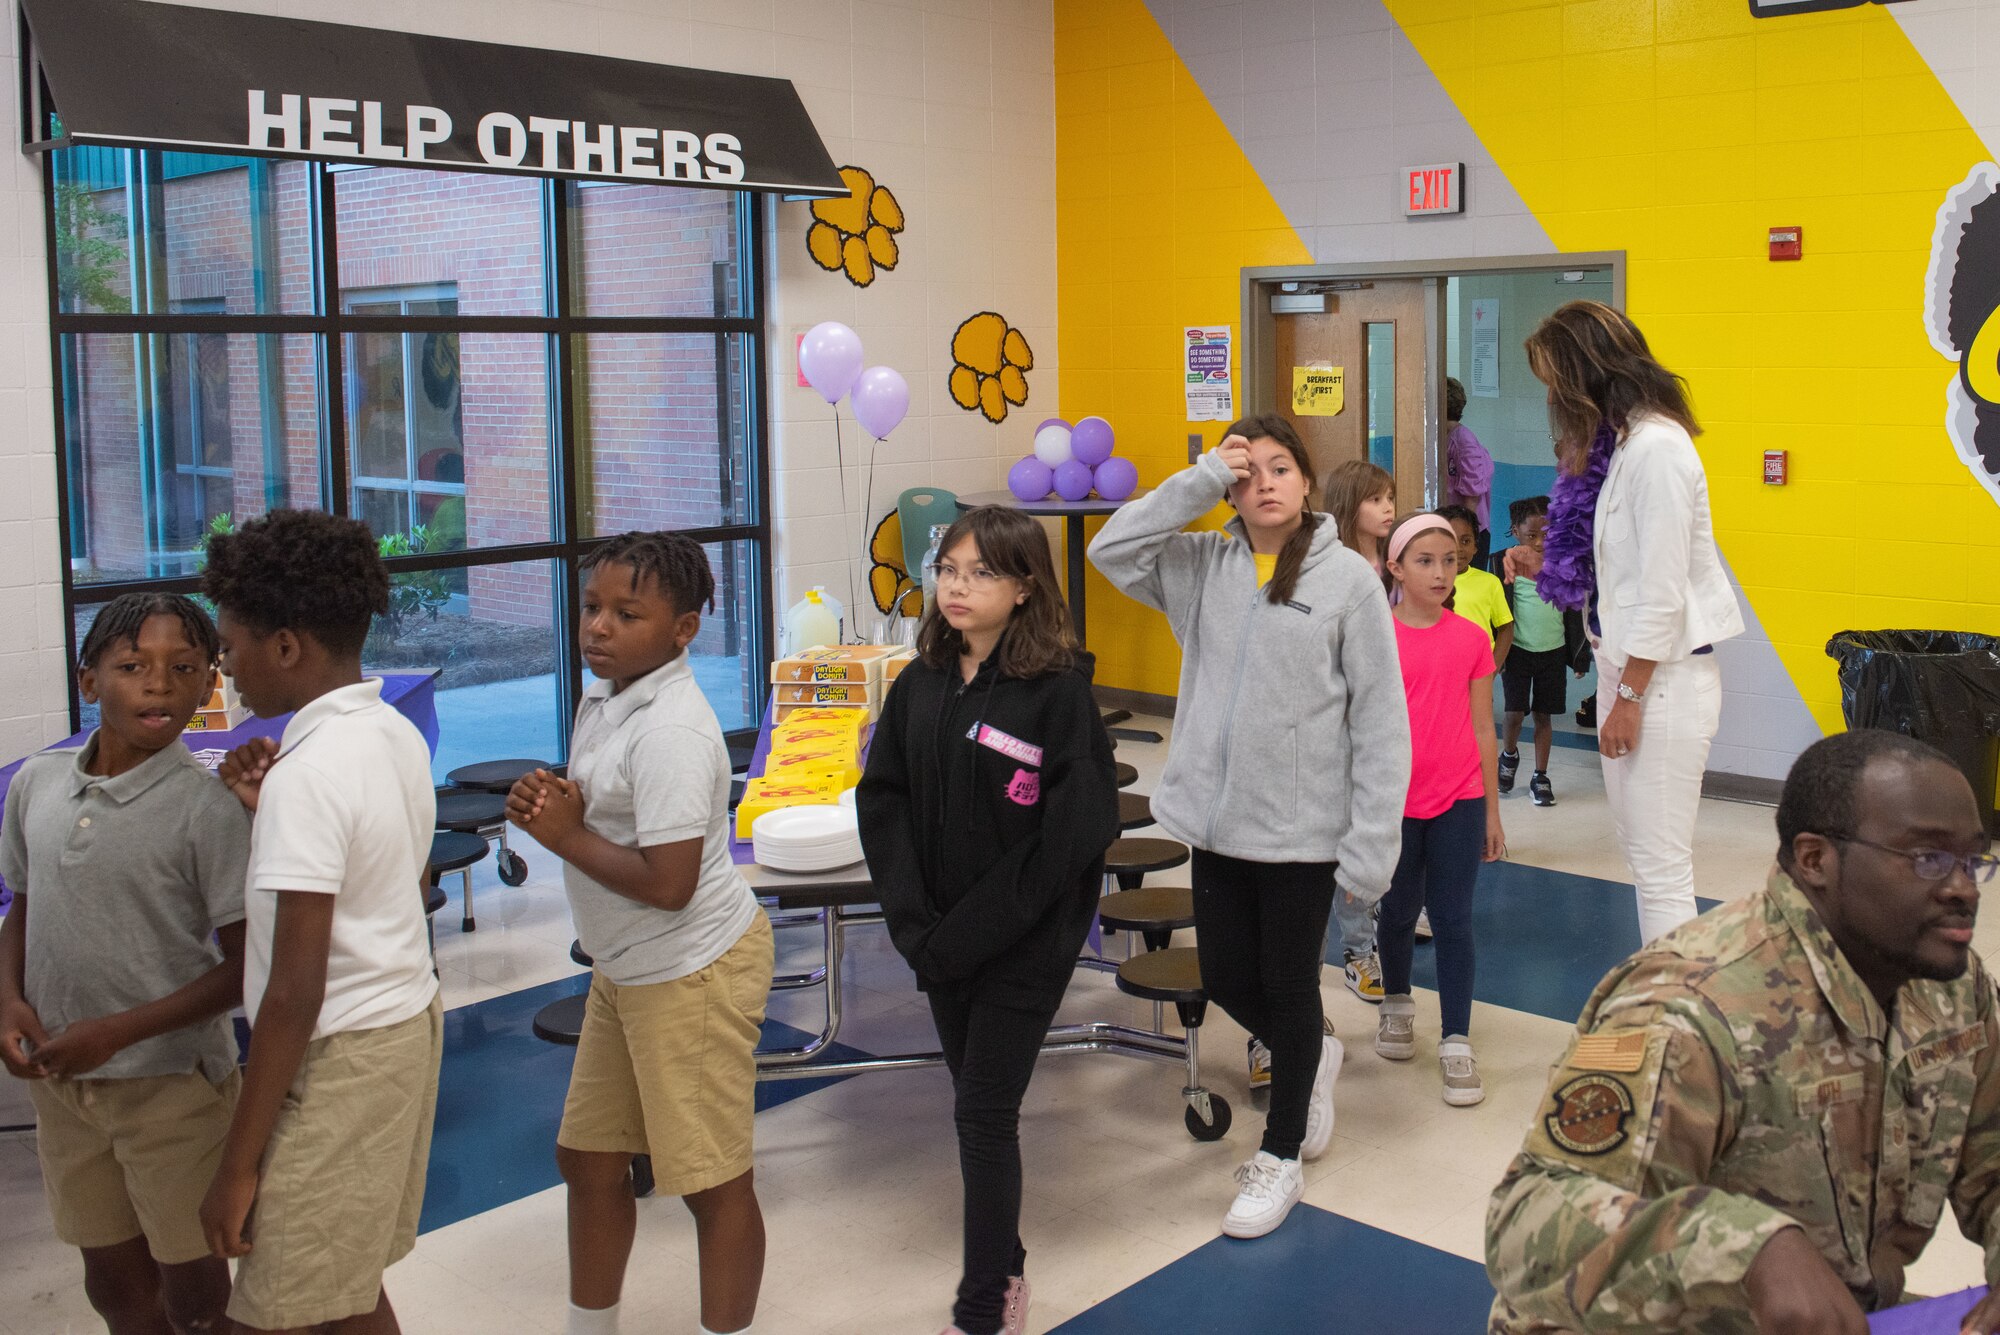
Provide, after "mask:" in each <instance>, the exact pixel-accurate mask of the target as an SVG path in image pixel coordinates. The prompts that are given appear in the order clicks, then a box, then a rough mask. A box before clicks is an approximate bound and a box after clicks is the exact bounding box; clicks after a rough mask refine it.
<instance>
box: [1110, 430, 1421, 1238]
mask: <svg viewBox="0 0 2000 1335" xmlns="http://www.w3.org/2000/svg"><path fill="white" fill-rule="evenodd" d="M1312 488H1313V474H1312V463H1311V460H1310V458H1309V457H1308V456H1307V453H1306V449H1305V446H1304V445H1303V444H1302V443H1301V442H1300V440H1299V437H1298V434H1297V432H1296V431H1294V430H1293V428H1292V425H1291V423H1290V422H1288V421H1286V420H1285V419H1284V418H1283V417H1281V416H1278V415H1277V414H1274V413H1273V414H1264V415H1261V416H1257V417H1250V418H1246V419H1244V420H1242V421H1240V422H1237V423H1234V424H1233V425H1231V426H1230V428H1229V430H1228V431H1227V432H1226V433H1225V437H1224V439H1223V442H1222V444H1221V445H1219V446H1217V447H1216V448H1215V449H1214V450H1212V451H1210V452H1209V453H1208V454H1206V455H1204V456H1202V458H1201V460H1200V461H1199V462H1197V463H1195V464H1194V465H1192V466H1191V467H1189V468H1187V469H1185V470H1183V471H1182V472H1179V473H1176V474H1175V475H1174V476H1173V477H1170V478H1168V479H1167V480H1166V481H1165V482H1164V483H1162V484H1161V485H1160V486H1159V487H1158V488H1157V489H1156V490H1154V491H1153V492H1151V493H1150V494H1148V495H1147V496H1145V497H1143V498H1141V499H1139V500H1136V501H1134V502H1132V503H1131V504H1129V505H1127V506H1125V507H1124V508H1123V509H1121V510H1119V511H1118V512H1117V513H1116V514H1114V515H1113V516H1112V517H1111V519H1110V520H1109V521H1108V522H1107V523H1106V524H1105V526H1104V529H1103V531H1102V532H1100V533H1099V534H1098V535H1097V539H1096V541H1094V542H1092V543H1091V545H1090V558H1091V560H1092V562H1094V563H1095V564H1096V566H1097V568H1098V569H1099V570H1101V571H1103V572H1104V575H1105V577H1106V578H1107V579H1109V580H1110V581H1111V582H1112V583H1113V584H1116V585H1117V586H1118V587H1119V588H1121V589H1123V590H1124V591H1125V592H1126V593H1127V594H1129V595H1130V596H1131V597H1133V598H1136V599H1138V600H1139V601H1140V602H1142V603H1145V604H1146V605H1147V606H1149V607H1154V608H1157V609H1159V610H1160V611H1162V612H1164V613H1166V615H1167V620H1168V622H1169V623H1170V624H1171V626H1172V627H1173V632H1174V637H1175V639H1177V640H1178V641H1179V642H1180V646H1181V680H1180V696H1179V703H1178V705H1177V707H1176V711H1175V718H1174V734H1173V743H1172V749H1171V751H1170V752H1169V754H1168V757H1167V767H1166V772H1165V774H1164V775H1163V776H1162V777H1161V780H1160V785H1159V791H1157V792H1156V793H1154V794H1153V801H1152V807H1153V817H1154V819H1155V820H1157V821H1158V822H1159V824H1160V825H1161V826H1162V827H1163V828H1165V829H1166V830H1167V831H1168V833H1170V834H1172V835H1174V836H1175V837H1176V838H1178V839H1180V840H1182V841H1184V842H1186V843H1187V844H1189V845H1190V846H1191V847H1192V848H1193V850H1194V865H1193V881H1194V907H1195V933H1196V946H1197V948H1198V950H1199V951H1200V956H1201V974H1202V983H1203V986H1204V988H1205V989H1206V990H1207V992H1208V995H1209V998H1210V999H1211V1000H1213V1001H1214V1002H1215V1003H1216V1004H1217V1005H1219V1006H1221V1007H1222V1008H1223V1009H1224V1010H1225V1011H1227V1012H1228V1013H1229V1015H1230V1017H1231V1018H1232V1019H1234V1020H1236V1021H1237V1023H1239V1024H1241V1025H1242V1026H1243V1027H1244V1028H1245V1029H1248V1030H1249V1031H1250V1032H1251V1033H1253V1034H1256V1035H1258V1036H1259V1037H1261V1038H1262V1039H1263V1040H1264V1041H1265V1043H1266V1044H1267V1045H1268V1046H1269V1047H1270V1050H1271V1105H1270V1112H1269V1115H1268V1116H1267V1117H1266V1119H1265V1126H1264V1139H1263V1144H1262V1147H1261V1148H1260V1149H1259V1150H1258V1152H1257V1154H1256V1155H1255V1156H1254V1157H1253V1158H1252V1159H1251V1160H1250V1161H1249V1162H1248V1163H1246V1164H1244V1165H1243V1166H1242V1167H1241V1168H1239V1169H1238V1170H1237V1181H1238V1182H1239V1184H1240V1185H1241V1191H1240V1193H1239V1194H1238V1196H1237V1198H1236V1202H1235V1204H1234V1205H1232V1206H1231V1207H1230V1210H1229V1212H1228V1214H1226V1215H1225V1216H1224V1218H1223V1223H1222V1227H1223V1231H1224V1232H1225V1233H1227V1234H1229V1235H1231V1236H1232V1237H1258V1236H1261V1235H1262V1234H1265V1233H1268V1232H1270V1231H1271V1230H1272V1229H1274V1228H1276V1227H1277V1226H1278V1225H1279V1224H1280V1223H1282V1222H1283V1221H1284V1218H1285V1216H1286V1215H1287V1214H1288V1213H1290V1211H1291V1208H1292V1206H1293V1205H1294V1204H1296V1203H1297V1201H1298V1198H1299V1196H1300V1194H1301V1193H1302V1192H1303V1191H1304V1188H1305V1183H1304V1175H1303V1172H1302V1170H1301V1169H1300V1166H1299V1164H1300V1160H1301V1158H1305V1159H1312V1158H1316V1157H1318V1156H1319V1154H1321V1153H1323V1152H1324V1151H1325V1149H1326V1146H1327V1143H1328V1141H1329V1140H1330V1139H1331V1137H1332V1134H1333V1081H1334V1078H1335V1077H1336V1076H1337V1075H1338V1074H1339V1071H1340V1062H1341V1057H1342V1050H1341V1044H1340V1040H1339V1039H1337V1038H1335V1037H1334V1036H1333V1035H1332V1034H1331V1033H1330V1032H1326V1026H1325V1012H1324V1010H1323V1008H1322V1006H1321V1003H1320V992H1319V972H1320V963H1321V961H1320V951H1321V949H1322V942H1323V941H1324V940H1325V938H1326V920H1327V914H1328V912H1329V911H1330V910H1331V908H1332V904H1333V895H1334V881H1333V877H1334V868H1335V867H1336V866H1337V867H1339V868H1340V874H1341V881H1342V884H1344V885H1346V886H1348V887H1349V888H1350V889H1352V891H1353V892H1354V893H1355V894H1356V895H1358V896H1360V897H1361V898H1363V899H1365V900H1368V901H1371V902H1372V901H1374V900H1377V899H1380V898H1381V897H1382V895H1383V894H1384V893H1385V892H1386V891H1387V890H1388V888H1389V878H1390V874H1391V873H1392V872H1393V871H1394V869H1395V865H1396V857H1397V853H1398V851H1399V849H1400V848H1401V832H1402V815H1403V799H1404V796H1405V794H1406V792H1407V790H1408V788H1409V780H1410V727H1409V712H1408V709H1407V707H1406V705H1405V704H1404V701H1403V690H1402V674H1401V669H1400V667H1399V666H1398V662H1397V657H1396V636H1395V629H1394V626H1393V624H1392V623H1391V621H1390V619H1389V605H1388V602H1387V600H1386V599H1384V598H1383V597H1382V586H1381V583H1380V581H1379V580H1378V578H1377V576H1376V574H1375V572H1374V570H1372V569H1371V568H1370V567H1369V565H1368V562H1366V561H1365V560H1363V559H1362V558H1361V557H1359V556H1357V555H1355V554H1354V553H1353V552H1351V551H1349V550H1348V549H1347V548H1346V547H1343V546H1342V545H1341V544H1340V542H1339V540H1338V538H1337V537H1336V536H1335V533H1334V526H1333V523H1332V521H1331V519H1329V518H1328V517H1327V516H1326V515H1324V514H1320V513H1316V512H1314V511H1312V510H1310V509H1308V508H1307V501H1308V498H1309V495H1310V493H1311V491H1312ZM1225 499H1226V500H1228V501H1229V502H1230V504H1231V505H1233V506H1234V507H1235V509H1236V512H1237V517H1236V518H1235V519H1233V520H1231V521H1230V523H1229V525H1228V530H1227V532H1226V533H1217V532H1196V533H1189V532H1183V530H1184V529H1185V528H1186V527H1187V526H1188V525H1189V524H1191V523H1193V522H1194V521H1196V520H1198V519H1200V518H1201V517H1202V516H1204V515H1206V514H1208V513H1209V511H1211V510H1213V509H1214V508H1215V506H1216V503H1217V502H1219V501H1222V500H1225Z"/></svg>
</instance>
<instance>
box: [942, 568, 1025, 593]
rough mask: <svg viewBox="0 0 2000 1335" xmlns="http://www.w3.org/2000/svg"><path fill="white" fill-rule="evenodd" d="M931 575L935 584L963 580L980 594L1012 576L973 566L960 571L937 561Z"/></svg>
mask: <svg viewBox="0 0 2000 1335" xmlns="http://www.w3.org/2000/svg"><path fill="white" fill-rule="evenodd" d="M931 574H932V575H934V576H935V577H936V578H937V582H938V583H940V584H952V583H956V582H957V581H958V580H960V579H964V580H965V581H966V582H967V583H969V584H971V585H972V587H973V588H975V589H978V590H979V591H980V592H982V593H984V592H985V591H987V590H988V589H991V588H994V587H996V586H997V585H999V584H1000V583H1001V582H1002V581H1003V580H1008V579H1012V578H1013V576H1011V575H1003V574H1001V573H1000V572H999V571H997V570H989V569H987V568H986V567H985V566H974V567H972V569H970V570H960V569H959V568H958V567H957V566H955V565H949V564H947V563H945V562H943V561H939V562H937V563H936V564H935V565H933V566H932V567H931Z"/></svg>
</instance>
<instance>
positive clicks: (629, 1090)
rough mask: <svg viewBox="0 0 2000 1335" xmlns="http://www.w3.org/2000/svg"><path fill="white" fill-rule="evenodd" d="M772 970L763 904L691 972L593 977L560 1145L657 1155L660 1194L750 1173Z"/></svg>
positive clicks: (688, 1190) (702, 1187)
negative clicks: (648, 979)
mask: <svg viewBox="0 0 2000 1335" xmlns="http://www.w3.org/2000/svg"><path fill="white" fill-rule="evenodd" d="M771 966H772V946H771V920H770V919H769V918H766V917H765V916H764V914H763V913H762V912H761V911H759V913H758V914H757V917H756V919H755V920H754V921H753V922H752V923H751V925H750V927H749V928H748V929H747V930H745V931H744V933H743V935H742V936H741V937H739V938H737V941H736V944H735V945H733V946H731V947H730V948H729V949H728V950H726V951H724V952H723V953H722V957H721V958H720V959H718V960H716V961H715V963H713V964H711V965H709V966H708V967H707V968H706V969H698V970H696V971H695V972H694V973H691V974H688V975H686V976H685V977H682V978H675V979H671V980H669V981H668V982H664V983H646V984H643V985H640V986H636V987H622V986H620V985H619V984H617V983H614V982H612V981H611V980H610V979H608V978H606V977H605V976H604V975H603V974H601V973H599V974H593V975H592V976H591V979H590V998H589V1000H588V1001H587V1002H586V1003H585V1006H584V1015H583V1035H582V1037H581V1038H580V1039H579V1040H578V1042H577V1045H576V1067H575V1069H574V1071H573V1072H572V1073H571V1075H570V1078H569V1098H568V1099H567V1100H566V1101H565V1102H564V1103H563V1119H562V1129H561V1130H559V1131H557V1132H556V1143H557V1144H558V1145H561V1146H563V1147H564V1148H565V1149H571V1150H583V1151H585V1152H599V1153H608V1154H650V1155H652V1157H653V1179H654V1182H655V1184H656V1190H658V1191H659V1193H660V1194H661V1195H664V1196H692V1195H693V1194H694V1193H696V1192H698V1191H707V1190H708V1189H709V1188H710V1187H719V1186H721V1185H722V1184H723V1183H725V1182H731V1181H734V1180H735V1179H736V1178H739V1177H741V1176H742V1175H743V1174H745V1173H747V1172H749V1171H750V1119H751V1116H752V1114H753V1113H754V1112H755V1111H756V1096H757V1038H758V1034H759V1026H760V1025H762V1024H763V1022H764V1001H765V998H767V997H768V996H769V995H770V992H771Z"/></svg>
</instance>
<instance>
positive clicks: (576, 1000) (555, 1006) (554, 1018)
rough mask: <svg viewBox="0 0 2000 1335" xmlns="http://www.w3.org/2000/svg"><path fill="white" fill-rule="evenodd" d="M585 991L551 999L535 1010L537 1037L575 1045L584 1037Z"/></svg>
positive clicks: (548, 1041) (551, 1041)
mask: <svg viewBox="0 0 2000 1335" xmlns="http://www.w3.org/2000/svg"><path fill="white" fill-rule="evenodd" d="M585 995H586V994H585V993H582V992H579V993H577V994H576V995H575V996H573V997H564V998H562V999H561V1000H560V1001H551V1002H550V1003H549V1004H548V1005H546V1006H544V1007H542V1008H541V1009H540V1010H538V1011H536V1012H535V1019H534V1030H535V1037H536V1038H539V1039H541V1040H542V1041H544V1042H546V1043H563V1044H566V1045H568V1046H569V1047H575V1046H576V1041H577V1040H578V1039H579V1038H582V1037H583V1003H584V998H585Z"/></svg>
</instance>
